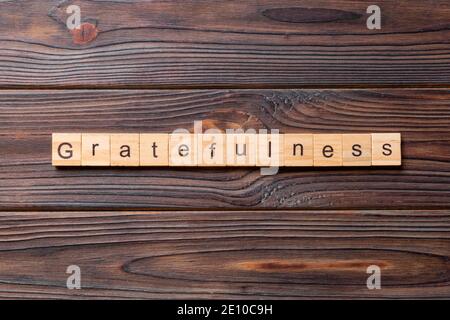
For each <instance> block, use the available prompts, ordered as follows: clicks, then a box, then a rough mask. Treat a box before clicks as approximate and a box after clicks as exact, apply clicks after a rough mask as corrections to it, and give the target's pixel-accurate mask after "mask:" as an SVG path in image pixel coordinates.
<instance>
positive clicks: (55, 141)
mask: <svg viewBox="0 0 450 320" xmlns="http://www.w3.org/2000/svg"><path fill="white" fill-rule="evenodd" d="M52 165H54V166H81V133H53V134H52Z"/></svg>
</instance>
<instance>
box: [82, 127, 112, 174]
mask: <svg viewBox="0 0 450 320" xmlns="http://www.w3.org/2000/svg"><path fill="white" fill-rule="evenodd" d="M81 165H82V166H109V165H111V144H110V135H109V134H107V133H83V134H82V135H81Z"/></svg>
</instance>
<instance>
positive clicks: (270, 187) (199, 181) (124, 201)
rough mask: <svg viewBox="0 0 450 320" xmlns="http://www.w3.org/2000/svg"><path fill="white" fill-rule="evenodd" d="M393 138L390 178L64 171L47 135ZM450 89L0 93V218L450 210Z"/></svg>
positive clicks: (357, 173)
mask: <svg viewBox="0 0 450 320" xmlns="http://www.w3.org/2000/svg"><path fill="white" fill-rule="evenodd" d="M194 120H202V121H203V128H204V129H207V128H220V129H225V128H239V127H242V128H245V129H248V128H256V129H258V128H269V129H280V132H282V133H286V132H291V133H305V132H310V133H333V132H334V133H344V132H345V133H358V132H401V133H402V148H403V150H402V152H403V162H402V163H403V165H402V167H400V168H395V167H394V168H362V169H358V168H338V169H329V168H324V169H318V168H315V169H312V168H306V169H305V168H282V169H281V170H280V172H279V173H278V174H277V175H274V176H261V175H260V171H259V170H258V169H251V168H250V169H249V168H233V169H230V168H217V169H208V168H137V169H130V168H126V169H125V168H109V169H103V168H102V169H96V168H71V169H67V168H66V169H56V168H54V167H52V165H51V133H52V132H58V131H60V132H92V131H99V132H108V133H112V132H127V133H132V132H146V131H147V132H171V131H172V130H174V129H176V128H180V127H182V128H187V129H190V130H192V128H193V121H194ZM449 133H450V91H449V90H443V89H439V90H431V89H430V90H423V89H401V90H387V89H379V90H186V91H177V90H175V91H171V90H165V91H152V90H150V91H149V90H110V91H105V90H100V91H97V90H84V91H78V90H75V91H74V90H69V91H65V90H56V91H39V90H35V91H30V92H25V91H4V92H2V93H1V94H0V150H1V152H0V182H1V183H0V209H3V210H21V209H35V210H43V209H53V210H55V209H65V210H66V209H72V210H81V209H127V208H134V209H137V208H145V209H150V208H183V209H195V208H210V209H212V208H217V209H219V208H222V209H224V208H230V209H237V208H249V209H253V208H302V209H311V208H323V209H339V208H340V209H347V208H353V209H385V208H389V209H420V208H434V209H438V208H441V209H445V208H448V207H449V206H450V188H449V186H450V135H449Z"/></svg>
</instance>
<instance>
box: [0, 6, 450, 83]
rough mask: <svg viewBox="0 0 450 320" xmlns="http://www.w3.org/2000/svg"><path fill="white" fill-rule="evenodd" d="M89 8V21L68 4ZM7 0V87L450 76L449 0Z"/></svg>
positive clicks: (0, 50) (438, 79)
mask: <svg viewBox="0 0 450 320" xmlns="http://www.w3.org/2000/svg"><path fill="white" fill-rule="evenodd" d="M72 4H76V5H79V6H80V8H81V13H82V25H81V28H80V30H74V31H69V30H68V29H67V27H66V20H67V17H68V14H67V13H66V8H67V7H68V6H69V5H72ZM372 4H374V3H373V1H369V0H364V1H356V0H353V1H347V0H334V1H324V0H301V1H299V0H262V1H261V0H259V1H257V0H247V1H234V0H233V1H195V0H172V1H144V0H126V1H125V0H124V1H121V0H118V1H100V0H97V1H94V0H90V1H88V0H64V1H59V0H40V1H35V0H11V1H0V75H1V76H0V86H3V87H68V86H70V87H78V88H81V87H83V88H93V87H124V86H128V87H143V86H146V87H148V88H167V87H172V88H174V87H178V88H180V87H202V86H203V87H214V86H216V87H256V86H258V87H268V88H270V87H272V88H273V87H285V86H286V87H287V86H317V85H320V86H327V85H329V86H332V85H335V86H343V85H345V86H362V85H366V86H367V85H371V86H375V85H391V84H394V85H425V86H430V85H448V83H449V82H450V68H449V65H450V42H449V39H450V22H449V21H450V6H449V2H448V1H447V0H408V1H406V0H404V1H399V0H381V1H377V2H376V4H377V5H379V6H380V7H381V10H382V28H381V30H368V29H367V27H366V19H367V18H368V16H369V15H368V14H367V13H366V9H367V7H368V6H369V5H372Z"/></svg>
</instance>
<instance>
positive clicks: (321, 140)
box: [313, 134, 342, 167]
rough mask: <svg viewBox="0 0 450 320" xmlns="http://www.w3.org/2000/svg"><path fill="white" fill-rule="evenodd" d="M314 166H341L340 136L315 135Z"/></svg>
mask: <svg viewBox="0 0 450 320" xmlns="http://www.w3.org/2000/svg"><path fill="white" fill-rule="evenodd" d="M313 139H314V166H315V167H339V166H342V134H315V135H314V137H313Z"/></svg>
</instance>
